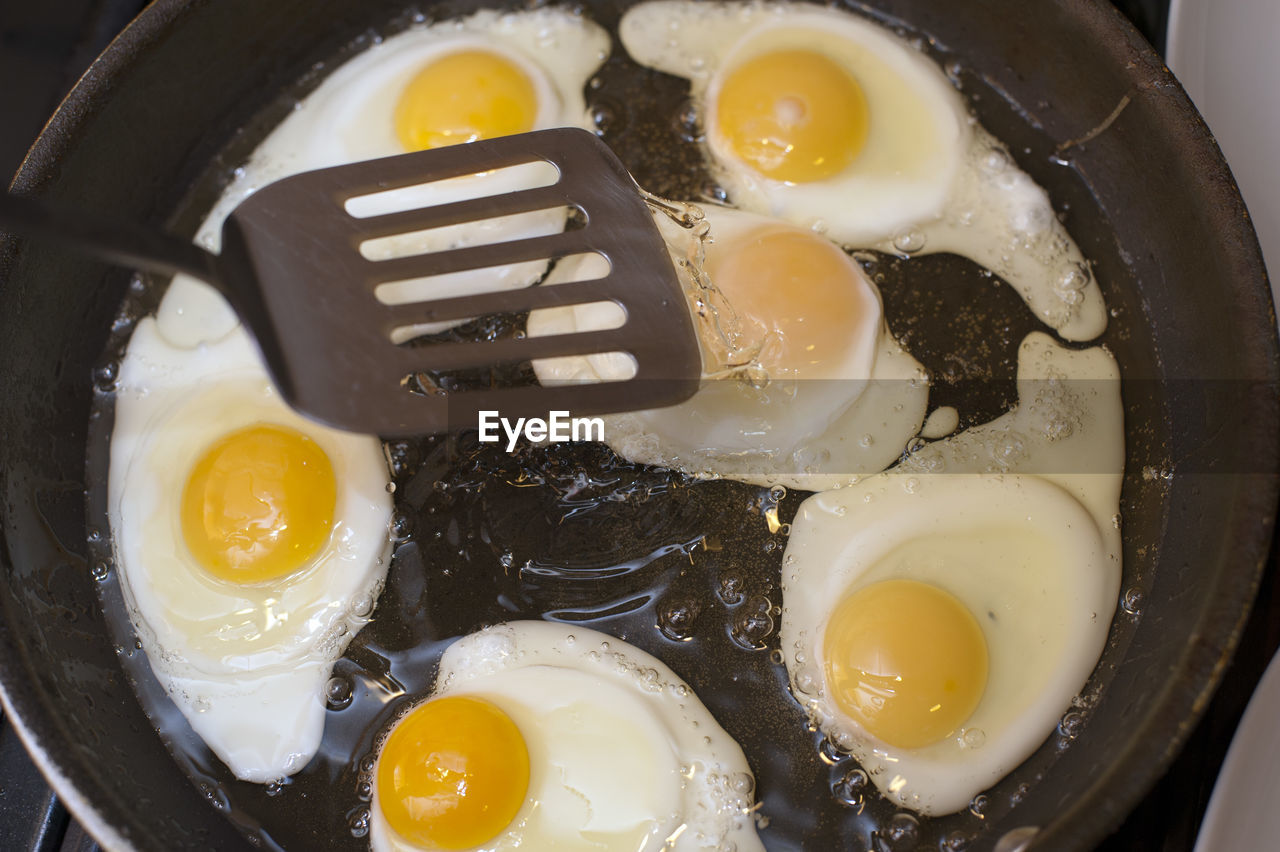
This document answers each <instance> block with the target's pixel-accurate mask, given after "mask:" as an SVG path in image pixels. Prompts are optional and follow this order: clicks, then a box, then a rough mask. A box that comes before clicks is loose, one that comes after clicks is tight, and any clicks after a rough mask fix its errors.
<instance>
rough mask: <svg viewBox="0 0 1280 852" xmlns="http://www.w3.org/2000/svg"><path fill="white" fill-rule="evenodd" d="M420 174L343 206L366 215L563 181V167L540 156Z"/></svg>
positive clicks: (550, 184)
mask: <svg viewBox="0 0 1280 852" xmlns="http://www.w3.org/2000/svg"><path fill="white" fill-rule="evenodd" d="M417 177H418V180H416V181H415V182H414V183H413V184H412V185H410V186H401V187H397V188H396V189H388V190H384V191H382V192H373V193H368V194H365V195H357V196H354V197H352V198H348V199H347V200H346V201H345V203H344V204H343V207H344V208H345V209H346V211H347V213H348V214H350V215H351V216H354V217H355V218H357V219H366V218H369V217H372V216H382V215H385V214H387V213H396V212H400V211H402V210H414V209H418V208H422V207H433V206H436V205H440V204H452V203H454V202H458V201H469V200H473V199H477V198H492V197H494V196H502V195H507V194H509V193H512V192H516V191H518V190H527V189H540V188H542V187H547V186H554V185H555V184H556V183H558V182H559V181H560V170H559V169H558V168H556V166H555V165H554V164H553V163H550V162H548V161H547V160H542V159H539V160H534V161H532V162H527V163H520V164H519V165H514V166H506V167H504V168H500V169H492V170H489V171H485V172H480V173H478V174H466V175H462V176H461V177H452V178H445V179H443V180H433V181H425V182H424V181H422V180H421V173H419V174H418V175H417Z"/></svg>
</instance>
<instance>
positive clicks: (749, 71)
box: [713, 50, 868, 183]
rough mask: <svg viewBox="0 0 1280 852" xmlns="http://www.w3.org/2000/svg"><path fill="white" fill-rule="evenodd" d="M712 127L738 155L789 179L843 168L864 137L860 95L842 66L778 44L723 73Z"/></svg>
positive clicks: (804, 179) (768, 173)
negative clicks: (714, 124) (771, 51)
mask: <svg viewBox="0 0 1280 852" xmlns="http://www.w3.org/2000/svg"><path fill="white" fill-rule="evenodd" d="M713 109H714V110H715V112H716V123H717V126H718V128H719V133H720V135H721V136H722V137H723V138H724V140H725V142H727V143H728V145H729V147H730V148H731V149H732V151H733V152H734V153H735V154H736V155H737V156H738V157H739V158H740V159H742V160H743V161H744V162H746V163H747V164H748V165H750V166H751V167H752V168H754V169H755V170H756V171H758V172H760V173H761V174H763V175H765V176H766V177H770V178H773V179H775V180H780V181H787V182H790V183H808V182H810V181H818V180H823V179H824V178H828V177H831V176H832V175H834V174H838V173H839V172H841V171H844V169H846V168H847V167H848V166H849V164H850V163H852V162H853V160H854V159H855V158H856V157H857V156H858V154H859V153H860V152H861V151H862V146H863V145H864V143H865V142H866V139H867V127H868V116H867V99H866V96H865V95H863V93H862V87H861V86H859V85H858V82H857V80H855V79H854V78H853V77H852V76H851V75H850V74H849V73H848V72H847V71H846V70H845V69H844V68H843V67H841V66H840V65H839V64H837V63H836V62H834V61H832V60H831V59H828V58H827V57H825V56H823V55H822V54H820V53H813V52H811V51H807V50H780V51H776V52H773V53H766V54H763V55H761V56H757V57H755V58H753V59H749V60H747V61H746V62H743V63H742V64H741V65H738V66H737V67H736V68H734V69H733V70H732V71H730V72H729V74H728V75H727V76H726V77H725V80H724V83H723V85H722V86H721V88H720V92H719V95H718V97H717V98H716V102H715V104H714V105H713Z"/></svg>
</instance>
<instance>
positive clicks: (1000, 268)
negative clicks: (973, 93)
mask: <svg viewBox="0 0 1280 852" xmlns="http://www.w3.org/2000/svg"><path fill="white" fill-rule="evenodd" d="M619 34H620V37H621V39H622V43H623V45H624V46H625V47H626V49H627V52H628V53H630V54H631V56H632V57H633V58H635V60H636V61H637V62H639V63H641V64H642V65H646V66H649V67H651V68H656V69H657V70H659V71H663V72H666V73H668V74H674V75H677V76H680V77H684V78H687V79H688V80H689V82H690V90H691V97H692V99H693V103H694V108H695V111H696V112H697V113H698V114H700V115H701V124H702V128H703V131H704V135H705V145H704V148H705V153H706V156H707V158H708V160H709V162H710V164H711V167H712V171H713V174H714V176H715V178H716V179H717V181H718V182H719V183H720V184H721V186H723V188H724V189H725V191H726V193H727V195H728V198H729V200H730V202H731V203H733V204H734V205H735V206H738V207H741V208H744V209H748V210H754V211H757V212H760V213H767V214H770V215H773V216H777V217H780V218H782V219H786V220H787V221H790V222H795V223H797V224H800V225H803V226H805V227H812V228H814V229H815V230H818V231H821V232H823V233H825V234H827V235H828V236H829V237H830V238H831V239H833V240H835V241H836V242H839V243H841V244H843V245H845V246H849V247H859V248H877V249H880V250H883V251H887V252H893V253H897V254H902V255H910V254H918V253H921V252H954V253H956V254H961V255H964V256H966V257H968V258H971V259H972V260H974V261H976V262H977V263H979V264H981V265H983V266H985V267H986V268H988V269H990V270H991V271H993V272H995V273H996V274H998V275H1000V276H1001V277H1002V278H1004V279H1005V280H1007V281H1008V282H1009V283H1010V284H1011V285H1012V286H1013V287H1014V288H1015V289H1016V290H1017V291H1018V293H1019V294H1020V295H1021V296H1022V298H1023V300H1024V301H1025V302H1026V303H1027V305H1028V306H1029V307H1030V308H1031V309H1032V310H1033V311H1034V312H1035V314H1036V316H1037V317H1039V318H1040V319H1041V320H1042V321H1043V322H1045V323H1046V324H1047V325H1049V326H1050V327H1052V328H1053V329H1055V330H1056V331H1057V332H1058V333H1059V334H1061V335H1062V336H1063V337H1065V338H1067V339H1069V340H1089V339H1092V338H1094V337H1096V336H1098V335H1099V334H1101V333H1102V330H1103V329H1104V328H1105V327H1106V318H1107V317H1106V309H1105V306H1104V304H1103V301H1102V295H1101V292H1100V290H1099V289H1098V286H1097V283H1096V282H1095V281H1094V279H1093V275H1092V272H1091V271H1090V267H1089V265H1088V263H1087V262H1086V261H1085V259H1084V257H1083V255H1082V254H1081V252H1080V250H1079V248H1078V247H1077V246H1076V244H1075V243H1074V242H1073V241H1072V239H1071V237H1070V235H1069V234H1068V233H1067V231H1066V229H1065V228H1064V227H1063V225H1062V223H1061V222H1059V220H1058V218H1057V216H1056V214H1055V212H1054V210H1053V207H1052V205H1051V203H1050V201H1049V197H1048V195H1047V194H1046V193H1045V192H1044V190H1043V189H1041V188H1040V187H1039V186H1037V185H1036V184H1035V182H1034V181H1032V180H1031V178H1030V177H1028V176H1027V175H1026V174H1025V173H1024V172H1022V171H1021V170H1020V169H1019V168H1018V167H1017V166H1016V165H1015V164H1014V162H1013V160H1012V158H1011V157H1010V156H1009V154H1008V151H1007V150H1006V149H1005V148H1004V146H1003V145H1001V144H1000V143H999V142H998V141H997V140H995V138H994V137H992V136H991V135H990V134H988V133H987V132H986V131H985V130H983V129H982V127H980V126H979V125H978V124H977V122H976V121H975V120H973V119H972V118H970V116H969V115H968V113H967V110H966V107H965V104H964V101H963V99H962V98H961V97H960V94H959V92H957V91H956V90H955V88H954V87H953V86H952V85H951V83H950V81H949V80H948V79H947V77H946V75H945V74H944V73H943V71H942V69H941V68H939V67H938V66H937V65H936V64H934V62H933V61H932V60H930V59H929V58H928V57H927V56H925V55H924V54H923V53H922V52H921V51H920V50H918V49H916V48H914V47H912V46H911V45H910V44H908V43H907V42H905V41H904V40H903V39H901V38H899V37H897V36H895V35H893V34H892V33H890V32H889V31H888V30H887V29H885V28H883V27H881V26H878V25H876V24H874V23H872V22H871V21H868V20H865V19H863V18H861V17H858V16H856V15H853V14H850V13H847V12H843V11H840V10H836V9H831V8H825V7H819V6H813V5H809V4H803V3H793V4H765V3H750V4H725V3H694V2H690V0H655V1H654V2H647V3H641V4H639V5H637V6H635V7H633V8H631V9H630V10H628V12H627V14H626V15H625V16H624V17H623V19H622V22H621V24H620V25H619Z"/></svg>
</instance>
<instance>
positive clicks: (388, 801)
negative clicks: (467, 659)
mask: <svg viewBox="0 0 1280 852" xmlns="http://www.w3.org/2000/svg"><path fill="white" fill-rule="evenodd" d="M377 787H378V789H377V795H378V806H379V807H380V808H381V809H382V815H383V816H384V817H385V818H386V820H387V823H388V824H389V825H390V826H391V828H392V829H393V830H394V831H395V832H396V833H397V834H399V835H400V836H401V837H403V838H404V839H405V840H406V841H408V842H410V843H415V844H418V845H419V846H422V847H424V848H427V849H469V848H471V847H472V846H478V845H479V844H481V843H485V842H487V841H489V840H492V839H493V838H495V837H497V836H498V835H499V834H500V833H501V832H502V830H503V829H505V828H506V827H507V825H508V824H510V822H511V820H512V819H513V818H514V817H515V815H516V813H517V812H518V811H519V810H520V807H521V805H523V804H524V799H525V795H526V793H527V792H528V790H529V750H528V748H527V746H526V745H525V742H524V738H523V737H522V736H521V735H520V730H519V729H518V728H517V727H516V724H515V722H513V721H511V717H510V716H508V715H507V714H506V713H504V712H503V711H502V710H501V709H499V708H498V707H497V706H496V705H494V704H492V703H491V702H488V701H485V700H483V699H480V698H474V697H471V696H446V697H444V698H436V699H434V700H432V701H428V702H427V703H426V704H423V705H422V706H420V707H418V708H417V709H415V710H414V711H413V712H412V713H410V714H409V715H408V716H406V717H405V718H404V719H403V720H402V721H401V722H400V723H399V724H398V725H397V726H396V728H395V730H394V731H392V732H391V736H389V737H387V741H386V743H385V744H384V745H383V747H382V754H381V755H380V756H379V758H378V769H377Z"/></svg>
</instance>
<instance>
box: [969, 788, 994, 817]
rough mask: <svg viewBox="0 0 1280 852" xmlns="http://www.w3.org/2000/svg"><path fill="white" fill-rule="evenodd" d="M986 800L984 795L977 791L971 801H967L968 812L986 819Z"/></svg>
mask: <svg viewBox="0 0 1280 852" xmlns="http://www.w3.org/2000/svg"><path fill="white" fill-rule="evenodd" d="M988 804H989V803H988V800H987V797H986V796H985V795H983V794H982V793H979V794H978V795H976V796H974V797H973V801H972V802H970V803H969V813H971V814H973V815H974V816H976V817H977V818H978V819H986V814H987V805H988Z"/></svg>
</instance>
